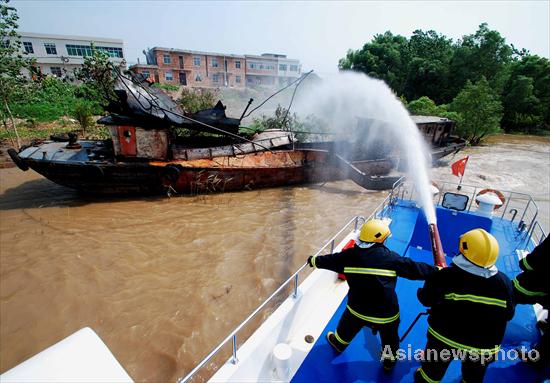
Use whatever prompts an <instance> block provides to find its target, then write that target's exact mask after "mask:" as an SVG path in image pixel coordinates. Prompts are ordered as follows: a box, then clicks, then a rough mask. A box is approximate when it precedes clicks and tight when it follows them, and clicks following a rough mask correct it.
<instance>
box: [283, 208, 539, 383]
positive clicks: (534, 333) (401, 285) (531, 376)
mask: <svg viewBox="0 0 550 383" xmlns="http://www.w3.org/2000/svg"><path fill="white" fill-rule="evenodd" d="M391 218H392V224H391V229H392V237H390V238H389V239H388V241H387V245H388V247H389V248H391V249H392V250H394V251H396V252H398V253H399V254H402V255H403V256H406V257H410V258H412V259H414V260H416V261H424V262H427V263H432V262H433V258H432V253H431V247H430V242H429V238H428V229H427V223H426V220H425V218H424V216H423V214H422V213H419V210H418V209H417V208H416V207H414V206H413V204H412V203H411V202H410V201H400V202H399V203H398V205H397V206H395V207H394V210H393V212H392V213H391ZM437 218H438V226H439V231H440V233H441V241H442V244H443V248H444V250H445V253H446V255H448V256H447V263H448V264H450V262H451V256H452V255H454V254H456V253H457V252H458V248H457V246H458V237H459V235H460V234H462V233H464V232H466V231H468V230H470V229H473V228H476V227H482V228H484V229H486V230H487V231H490V232H491V233H492V234H493V235H494V236H495V237H496V238H497V239H498V241H499V244H500V257H499V260H498V262H497V267H498V268H499V270H501V271H503V272H504V273H506V274H507V275H508V276H509V277H510V279H512V278H514V277H515V276H516V275H517V274H518V273H519V272H520V268H519V266H518V255H517V253H516V247H517V245H518V241H519V239H518V238H517V230H516V226H517V222H516V223H511V222H510V221H507V220H502V219H500V218H494V219H493V220H492V221H491V219H489V218H486V217H480V216H476V215H475V213H461V212H455V211H452V210H448V209H445V208H441V207H438V208H437ZM422 284H423V282H422V281H409V280H406V279H403V278H400V280H399V282H398V284H397V295H398V297H399V304H400V310H401V323H400V326H399V334H400V336H401V335H402V334H403V333H404V332H405V331H406V329H407V328H408V327H409V325H410V324H411V323H412V321H413V320H414V318H415V317H416V316H417V314H418V313H420V312H423V311H426V309H425V307H423V306H422V305H421V304H420V303H419V302H418V300H417V297H416V291H417V289H418V288H419V287H421V286H422ZM345 307H346V299H344V300H343V301H342V303H341V304H340V306H339V308H338V310H337V311H336V312H335V314H334V315H333V317H332V318H331V320H330V321H329V323H328V324H327V326H326V327H325V329H324V330H323V332H322V334H321V336H320V337H319V338H318V339H317V341H316V343H315V345H314V347H313V349H312V350H311V352H310V353H309V354H308V356H307V357H306V359H305V360H304V362H303V363H302V365H301V366H300V368H299V369H298V371H297V372H296V374H295V375H294V377H293V379H292V382H295V383H299V382H411V381H413V374H414V372H415V370H416V369H417V368H418V367H419V366H420V362H418V361H416V360H415V358H414V351H415V350H420V349H423V348H424V346H425V343H426V333H427V327H428V325H427V320H426V316H422V317H421V318H420V320H419V321H418V322H417V324H416V325H415V327H414V328H413V330H412V331H411V332H410V333H409V334H408V335H407V337H406V338H405V340H404V341H403V342H402V343H401V346H400V347H401V349H403V350H404V351H405V352H407V353H410V355H412V357H411V358H407V360H402V361H399V362H398V364H397V366H396V367H395V369H394V370H393V371H392V372H390V373H385V372H384V371H383V369H382V368H381V365H380V361H379V359H380V357H379V355H380V341H379V337H378V336H374V335H373V334H372V332H371V330H370V329H369V328H366V327H365V328H363V330H361V332H360V333H359V334H358V335H357V336H356V337H355V339H354V340H353V341H352V342H351V344H350V345H349V346H348V348H347V349H346V350H345V351H344V352H343V353H342V354H338V353H336V352H335V351H334V350H333V349H332V347H331V346H330V345H329V344H328V343H327V340H326V334H327V332H328V331H334V329H335V328H336V326H337V324H338V320H339V318H340V317H341V315H342V312H343V310H344V309H345ZM486 320H491V319H490V318H486ZM536 321H537V319H536V315H535V310H534V308H533V306H530V305H518V306H517V307H516V314H515V316H514V318H513V319H512V321H510V322H509V323H508V326H507V329H506V334H505V336H504V340H503V343H502V349H503V350H505V351H507V350H511V349H516V348H518V347H521V346H526V347H529V346H530V345H531V344H533V343H535V342H536V341H537V339H538V330H537V329H536ZM409 350H410V351H409ZM408 359H411V360H408ZM545 373H546V374H548V373H549V372H548V371H544V372H542V371H535V370H534V369H532V368H531V367H530V366H528V365H527V364H526V363H524V362H522V361H520V360H514V361H512V360H499V361H496V362H494V363H492V364H491V365H490V366H489V368H488V370H487V374H486V377H485V382H505V381H522V382H524V383H527V382H536V381H540V380H543V379H544V376H547V375H543V374H545ZM460 375H461V374H460V362H459V361H453V362H452V363H451V365H450V366H449V369H448V370H447V373H446V375H445V377H444V379H443V382H459V381H460Z"/></svg>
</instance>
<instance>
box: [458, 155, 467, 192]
mask: <svg viewBox="0 0 550 383" xmlns="http://www.w3.org/2000/svg"><path fill="white" fill-rule="evenodd" d="M469 159H470V156H466V162H465V163H464V169H463V170H462V175H461V176H460V181H459V182H458V186H457V188H456V190H460V189H462V179H463V178H464V173H466V165H468V160H469Z"/></svg>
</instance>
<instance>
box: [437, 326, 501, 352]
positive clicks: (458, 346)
mask: <svg viewBox="0 0 550 383" xmlns="http://www.w3.org/2000/svg"><path fill="white" fill-rule="evenodd" d="M428 332H429V333H430V334H432V335H433V336H434V337H435V338H436V339H437V340H439V341H440V342H443V343H445V344H446V345H447V346H451V347H453V348H456V349H458V350H464V351H468V352H473V353H476V354H479V355H482V354H484V355H486V354H496V353H497V352H498V350H500V346H495V347H494V348H476V347H472V346H466V345H465V344H462V343H458V342H455V341H454V340H451V339H449V338H446V337H444V336H443V335H441V334H440V333H438V332H437V331H435V330H434V329H433V328H431V327H428Z"/></svg>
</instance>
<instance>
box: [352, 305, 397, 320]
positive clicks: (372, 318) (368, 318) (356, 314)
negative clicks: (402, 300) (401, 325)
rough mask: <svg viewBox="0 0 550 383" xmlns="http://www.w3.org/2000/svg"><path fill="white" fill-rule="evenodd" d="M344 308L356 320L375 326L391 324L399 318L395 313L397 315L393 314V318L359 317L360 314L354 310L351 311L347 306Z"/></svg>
mask: <svg viewBox="0 0 550 383" xmlns="http://www.w3.org/2000/svg"><path fill="white" fill-rule="evenodd" d="M346 307H347V308H348V310H349V312H350V313H352V314H353V315H355V316H356V317H357V318H359V319H363V320H366V321H367V322H372V323H376V324H386V323H391V322H393V321H394V320H396V319H397V318H399V313H397V314H395V315H394V316H392V317H389V318H377V317H369V316H366V315H361V314H359V313H358V312H357V311H354V310H353V309H352V308H351V307H349V306H346Z"/></svg>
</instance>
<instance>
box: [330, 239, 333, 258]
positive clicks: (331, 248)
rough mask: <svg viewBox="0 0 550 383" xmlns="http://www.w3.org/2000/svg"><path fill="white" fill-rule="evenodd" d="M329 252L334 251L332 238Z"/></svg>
mask: <svg viewBox="0 0 550 383" xmlns="http://www.w3.org/2000/svg"><path fill="white" fill-rule="evenodd" d="M330 253H331V254H332V253H334V239H333V240H332V241H331V242H330Z"/></svg>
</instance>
